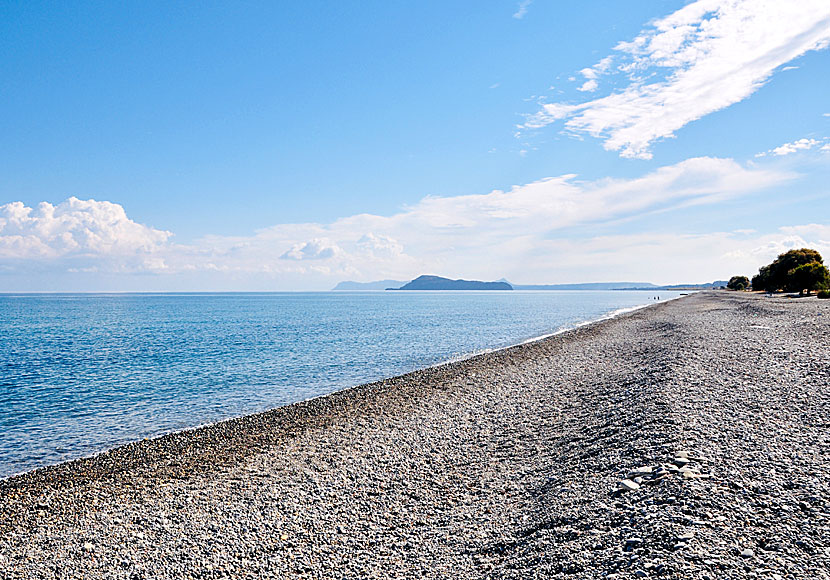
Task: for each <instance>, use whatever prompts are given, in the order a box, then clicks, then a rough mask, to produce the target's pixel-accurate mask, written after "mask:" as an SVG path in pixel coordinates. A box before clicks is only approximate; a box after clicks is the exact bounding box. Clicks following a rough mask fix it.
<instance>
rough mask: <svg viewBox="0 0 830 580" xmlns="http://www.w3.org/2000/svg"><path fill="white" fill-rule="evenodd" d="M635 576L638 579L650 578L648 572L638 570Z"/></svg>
mask: <svg viewBox="0 0 830 580" xmlns="http://www.w3.org/2000/svg"><path fill="white" fill-rule="evenodd" d="M634 575H635V576H636V577H637V578H645V577H646V576H648V572H646V571H645V570H636V571H635V572H634Z"/></svg>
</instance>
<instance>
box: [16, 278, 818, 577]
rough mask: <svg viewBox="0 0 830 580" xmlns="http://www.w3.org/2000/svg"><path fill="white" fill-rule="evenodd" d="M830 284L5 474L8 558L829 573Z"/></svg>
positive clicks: (42, 566)
mask: <svg viewBox="0 0 830 580" xmlns="http://www.w3.org/2000/svg"><path fill="white" fill-rule="evenodd" d="M829 331H830V301H819V300H816V299H812V298H811V299H800V300H790V299H785V298H765V297H762V296H758V295H752V294H745V293H729V292H704V293H700V294H695V295H691V296H687V297H684V298H682V299H680V300H676V301H672V302H669V303H663V304H658V305H655V306H652V307H649V308H646V309H643V310H639V311H636V312H633V313H630V314H626V315H623V316H620V317H617V318H614V319H611V320H607V321H603V322H600V323H595V324H592V325H588V326H585V327H581V328H578V329H576V330H573V331H570V332H568V333H565V334H562V335H557V336H554V337H551V338H548V339H544V340H541V341H538V342H534V343H530V344H526V345H521V346H518V347H513V348H510V349H506V350H502V351H498V352H493V353H488V354H485V355H481V356H477V357H475V358H472V359H469V360H466V361H462V362H458V363H452V364H448V365H443V366H441V367H436V368H431V369H426V370H423V371H418V372H415V373H411V374H409V375H405V376H402V377H396V378H393V379H389V380H387V381H383V382H379V383H374V384H371V385H364V386H361V387H356V388H354V389H350V390H347V391H343V392H340V393H336V394H334V395H331V396H328V397H323V398H320V399H315V400H312V401H309V402H306V403H302V404H298V405H292V406H290V407H284V408H281V409H277V410H274V411H270V412H267V413H263V414H260V415H253V416H249V417H243V418H240V419H235V420H232V421H227V422H224V423H220V424H217V425H213V426H210V427H206V428H203V429H199V430H195V431H189V432H185V433H178V434H174V435H170V436H166V437H162V438H159V439H155V440H151V441H142V442H138V443H135V444H131V445H128V446H125V447H122V448H119V449H116V450H113V451H111V452H108V453H105V454H102V455H99V456H96V457H94V458H90V459H85V460H80V461H75V462H70V463H67V464H63V465H59V466H55V467H52V468H47V469H43V470H38V471H36V472H32V473H30V474H26V475H24V476H20V477H16V478H11V479H7V480H4V481H2V482H0V578H7V579H18V578H20V579H23V578H25V579H30V578H130V579H142V578H146V579H150V578H153V579H155V578H271V577H278V578H279V577H286V578H288V577H291V578H332V579H334V578H336V579H341V578H449V577H452V578H456V579H467V578H517V579H518V578H523V579H524V578H565V577H573V578H615V577H616V578H638V577H642V578H647V577H656V578H701V579H703V578H710V579H715V578H725V577H728V578H733V579H736V578H778V577H781V578H830V573H828V570H830V469H828V458H830V338H829V337H830V332H829Z"/></svg>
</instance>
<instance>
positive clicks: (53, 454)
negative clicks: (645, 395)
mask: <svg viewBox="0 0 830 580" xmlns="http://www.w3.org/2000/svg"><path fill="white" fill-rule="evenodd" d="M657 294H659V295H660V298H661V299H668V298H673V297H676V296H677V293H670V292H659V293H656V292H637V291H614V292H561V291H560V292H522V291H514V292H492V291H491V292H363V293H351V292H349V293H345V292H344V293H340V292H338V293H334V292H322V293H278V294H277V293H275V294H117V295H0V325H2V326H1V328H2V333H0V477H3V476H7V475H11V474H14V473H19V472H22V471H26V470H29V469H32V468H35V467H39V466H43V465H48V464H52V463H57V462H59V461H63V460H66V459H72V458H77V457H82V456H85V455H89V454H91V453H93V452H96V451H100V450H102V449H106V448H110V447H113V446H115V445H118V444H121V443H126V442H129V441H134V440H137V439H141V438H144V437H151V436H155V435H160V434H162V433H165V432H169V431H173V430H179V429H185V428H188V427H194V426H197V425H200V424H203V423H208V422H213V421H217V420H221V419H225V418H228V417H233V416H238V415H242V414H246V413H252V412H256V411H261V410H264V409H268V408H271V407H275V406H279V405H285V404H287V403H292V402H295V401H299V400H303V399H307V398H309V397H314V396H317V395H322V394H325V393H330V392H332V391H335V390H338V389H342V388H344V387H349V386H352V385H356V384H360V383H365V382H368V381H372V380H376V379H380V378H384V377H389V376H392V375H397V374H401V373H403V372H407V371H410V370H414V369H416V368H421V367H425V366H429V365H432V364H436V363H440V362H443V361H446V360H450V359H454V358H459V357H463V356H467V355H470V354H473V353H476V352H480V351H482V350H485V349H492V348H499V347H504V346H508V345H511V344H516V343H518V342H521V341H523V340H526V339H530V338H533V337H537V336H540V335H543V334H549V333H552V332H556V331H558V330H561V329H564V328H568V327H572V326H575V325H576V324H578V323H580V322H584V321H588V320H593V319H597V318H599V317H602V316H603V315H607V314H608V313H610V312H612V311H614V310H617V309H621V308H630V307H633V306H638V305H642V304H648V303H653V302H655V296H656V295H657Z"/></svg>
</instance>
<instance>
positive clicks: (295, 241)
mask: <svg viewBox="0 0 830 580" xmlns="http://www.w3.org/2000/svg"><path fill="white" fill-rule="evenodd" d="M793 178H794V175H793V174H789V173H785V172H782V171H779V170H769V169H764V168H761V167H757V166H752V165H749V166H744V165H741V164H739V163H737V162H735V161H733V160H731V159H719V158H710V157H701V158H693V159H688V160H686V161H683V162H680V163H677V164H674V165H669V166H665V167H661V168H659V169H656V170H654V171H651V172H649V173H647V174H645V175H642V176H640V177H636V178H629V179H601V180H597V181H581V180H579V179H578V178H577V176H575V175H562V176H558V177H551V178H547V179H542V180H539V181H536V182H532V183H528V184H524V185H518V186H515V187H513V188H511V189H509V190H507V191H501V190H494V191H491V192H489V193H486V194H481V195H466V196H458V197H434V196H429V197H425V198H423V199H422V200H420V201H419V202H418V203H416V204H414V205H412V206H409V207H406V208H404V209H403V210H402V211H400V212H399V213H397V214H394V215H390V216H380V215H374V214H358V215H352V216H348V217H343V218H340V219H338V220H335V221H333V222H331V223H326V224H323V223H294V224H278V225H274V226H272V227H269V228H266V229H263V230H260V231H257V232H255V233H253V234H252V235H250V236H237V237H228V236H205V237H203V238H201V239H198V240H196V241H194V242H192V243H189V244H181V243H175V242H174V241H173V239H172V236H171V233H170V232H166V231H162V230H158V229H155V228H153V227H150V226H147V225H142V224H139V223H136V222H135V221H133V220H131V219H129V218H128V217H127V215H126V212H125V211H124V209H123V208H122V207H121V206H119V205H117V204H114V203H110V202H105V201H95V200H88V201H81V200H78V199H76V198H70V199H69V200H67V201H65V202H63V203H61V204H59V205H57V206H52V205H50V204H48V203H42V204H40V205H39V206H38V207H37V208H34V209H33V208H29V207H26V206H25V205H24V204H22V203H20V202H14V203H10V204H7V205H4V206H0V216H2V217H0V271H2V272H3V273H4V275H5V276H9V275H17V276H19V277H25V276H26V273H27V272H28V271H29V270H30V269H32V268H37V269H40V270H43V269H48V270H49V271H51V272H54V273H57V274H59V273H61V272H64V273H65V272H75V273H77V272H98V273H119V272H121V273H123V272H144V273H150V274H155V275H157V277H158V276H160V277H164V276H167V277H171V276H173V277H175V276H177V275H178V276H186V275H199V276H202V277H203V278H204V277H205V276H207V277H208V278H210V280H213V284H214V288H216V287H219V288H228V287H234V288H236V287H240V288H242V289H252V288H250V287H249V286H245V284H246V280H247V279H252V278H257V279H258V280H270V281H271V284H272V285H276V287H282V288H285V289H297V288H326V287H329V286H330V285H331V283H332V282H334V281H337V280H339V279H343V278H350V279H359V280H368V279H381V278H392V279H407V278H410V277H414V276H415V275H417V274H421V273H424V272H433V273H444V274H449V275H453V276H464V277H473V278H481V279H495V278H499V277H501V276H508V277H511V278H512V279H515V280H516V281H520V282H521V281H523V280H524V281H533V282H540V281H541V282H554V281H573V280H585V279H587V278H590V277H592V276H594V277H595V276H596V275H598V274H601V275H602V277H603V278H608V277H609V276H611V277H614V276H620V277H623V278H630V277H632V276H638V277H641V278H642V279H644V280H656V281H661V279H664V280H666V281H674V280H678V279H680V278H683V279H685V278H686V276H684V275H683V274H684V273H686V272H688V271H690V270H688V267H687V265H685V264H683V265H682V266H681V265H679V261H680V258H679V257H678V256H679V255H683V254H684V252H685V253H687V254H688V256H689V259H690V260H692V261H694V262H695V263H696V264H697V265H698V266H699V267H700V268H703V269H704V271H705V268H707V266H706V264H705V263H704V262H705V261H706V260H709V261H710V262H712V260H713V258H712V254H713V253H715V254H717V255H718V256H722V255H723V248H724V247H729V246H730V244H728V243H726V242H725V239H723V238H718V237H717V236H715V238H712V236H703V237H695V236H685V237H684V236H677V235H667V234H662V233H654V234H648V233H646V234H642V235H637V236H620V235H617V236H612V235H606V236H600V237H593V238H586V237H585V236H584V234H582V233H581V232H584V231H585V230H586V229H590V226H592V225H594V226H597V227H605V228H606V229H608V227H610V226H613V224H619V223H625V222H626V221H627V220H632V219H637V218H639V217H643V216H647V215H650V214H659V213H661V212H667V211H676V210H678V209H681V208H685V207H690V206H693V205H701V204H717V203H719V202H722V201H724V200H728V199H732V198H735V197H737V196H745V195H751V194H753V193H755V192H758V191H761V190H763V189H765V188H768V187H772V186H775V185H780V184H782V183H786V182H788V181H789V180H791V179H793ZM612 229H613V228H612ZM575 231H577V232H580V233H574V232H575ZM732 235H733V234H727V235H726V236H727V237H729V236H732ZM788 235H789V234H788ZM712 240H714V241H712ZM710 243H711V245H708V246H707V245H706V244H710ZM687 250H688V252H687ZM698 251H700V252H703V253H701V254H700V256H697V257H695V256H696V255H697V254H696V253H695V252H698ZM747 251H749V250H747ZM675 252H677V254H676V253H675ZM701 256H706V259H705V260H704V259H703V258H702V257H701ZM747 256H749V257H748V258H746V259H747V260H751V259H752V255H751V254H747ZM724 259H725V258H724ZM681 268H682V269H681ZM708 268H709V269H710V270H711V268H712V263H710V264H709V266H708ZM693 279H695V278H694V277H693ZM217 280H218V281H221V283H218V284H217V283H216V281H217ZM231 283H232V284H231ZM228 284H230V286H229V285H228ZM253 289H257V288H253Z"/></svg>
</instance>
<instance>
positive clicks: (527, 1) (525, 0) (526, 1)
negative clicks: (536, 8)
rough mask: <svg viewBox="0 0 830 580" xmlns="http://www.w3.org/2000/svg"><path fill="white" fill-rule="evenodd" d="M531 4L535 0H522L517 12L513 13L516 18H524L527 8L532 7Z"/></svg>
mask: <svg viewBox="0 0 830 580" xmlns="http://www.w3.org/2000/svg"><path fill="white" fill-rule="evenodd" d="M531 4H533V0H521V2H519V5H518V7H517V8H516V12H514V13H513V18H515V19H516V20H521V19H522V18H524V17H525V14H527V9H528V8H530V5H531Z"/></svg>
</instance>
